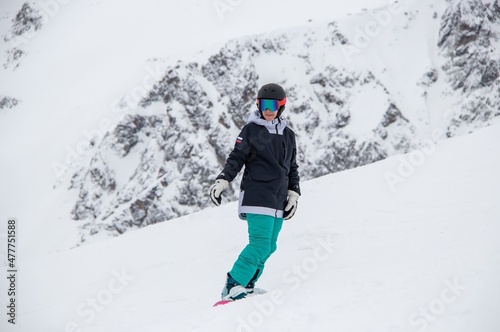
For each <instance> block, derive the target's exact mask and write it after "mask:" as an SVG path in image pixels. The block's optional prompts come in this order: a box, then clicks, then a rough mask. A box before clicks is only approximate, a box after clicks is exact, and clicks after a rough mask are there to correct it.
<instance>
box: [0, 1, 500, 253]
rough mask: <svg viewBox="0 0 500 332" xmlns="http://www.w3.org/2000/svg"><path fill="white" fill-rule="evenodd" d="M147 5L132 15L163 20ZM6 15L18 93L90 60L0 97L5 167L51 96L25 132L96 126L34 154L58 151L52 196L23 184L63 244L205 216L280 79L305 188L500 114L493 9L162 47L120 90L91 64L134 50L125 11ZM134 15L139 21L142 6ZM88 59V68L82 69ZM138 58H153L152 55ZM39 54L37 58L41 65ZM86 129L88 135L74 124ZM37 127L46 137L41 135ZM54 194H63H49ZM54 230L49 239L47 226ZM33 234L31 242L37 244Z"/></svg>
mask: <svg viewBox="0 0 500 332" xmlns="http://www.w3.org/2000/svg"><path fill="white" fill-rule="evenodd" d="M190 3H191V2H190ZM217 3H219V2H217ZM192 4H196V5H197V6H202V5H201V4H200V3H198V2H195V1H193V2H192ZM219 4H220V3H219ZM149 5H151V4H149ZM149 5H147V4H144V5H143V7H141V6H140V5H137V8H135V7H134V9H135V10H136V11H137V10H140V11H141V12H142V11H146V9H145V8H147V9H148V10H149V9H151V8H153V10H154V8H155V7H154V6H151V7H150V6H149ZM155 5H156V6H161V5H159V4H158V3H155ZM214 5H215V3H214ZM9 6H10V7H12V8H11V10H10V12H9V13H10V14H9V15H6V16H5V17H4V19H3V20H2V21H1V24H2V31H6V32H5V34H4V35H3V38H4V41H5V43H4V44H3V45H2V48H3V50H4V51H5V52H6V53H4V55H5V56H4V59H3V60H4V61H3V66H4V72H5V73H6V75H7V77H8V78H9V79H10V80H12V82H16V80H19V79H20V77H22V78H23V79H26V78H30V79H33V80H34V81H36V82H38V81H42V82H43V79H44V78H47V77H48V75H52V74H53V73H46V72H44V71H43V68H42V67H40V66H43V64H44V62H43V61H48V60H49V59H50V58H51V57H54V56H59V57H60V58H61V59H64V61H68V62H71V59H73V58H75V59H82V60H81V62H80V63H78V65H71V66H70V65H68V64H67V63H66V62H61V64H60V65H61V66H62V69H60V70H59V71H58V72H56V73H54V75H57V77H58V80H56V82H59V81H60V83H58V84H52V85H49V86H48V87H47V90H45V89H44V90H40V89H39V88H40V87H41V86H43V83H41V84H38V85H37V87H38V90H37V91H34V92H33V93H31V94H27V93H25V92H23V93H21V92H20V91H18V90H15V89H13V88H10V87H9V86H8V85H2V89H3V91H0V98H1V102H0V105H2V107H3V110H8V111H9V113H5V112H2V110H0V116H3V118H2V122H3V126H5V129H6V130H5V131H3V132H4V133H5V139H4V140H3V141H4V144H5V146H6V149H11V150H10V151H12V153H11V155H10V157H12V156H14V155H17V154H18V153H19V152H17V151H15V149H13V148H10V147H8V144H7V143H5V142H6V141H7V137H9V136H13V135H12V134H14V133H13V132H12V129H8V128H7V127H8V124H9V123H13V122H14V121H16V120H19V119H20V117H21V115H19V116H18V117H17V118H16V116H17V115H16V114H15V113H14V112H15V111H16V109H21V110H23V111H24V112H26V109H30V110H33V109H36V107H37V105H38V103H40V102H41V103H43V102H44V101H45V100H46V96H45V95H46V94H49V95H57V103H53V105H52V104H51V106H56V107H55V109H54V110H52V109H50V110H48V109H46V108H45V109H44V110H45V111H46V112H48V113H47V114H46V115H44V114H32V115H33V116H34V118H30V119H29V120H28V121H27V123H28V124H22V126H23V127H26V128H23V129H24V130H22V132H35V133H37V134H39V136H52V135H53V136H57V135H60V136H61V137H70V135H69V134H68V133H65V132H66V131H67V132H71V131H72V130H75V129H76V128H82V127H84V128H86V129H85V130H84V139H81V140H79V141H78V140H73V141H71V142H70V143H68V144H69V145H66V146H64V145H63V144H65V143H63V144H61V143H58V144H59V145H57V142H58V140H57V138H54V139H51V140H47V141H46V142H48V144H47V145H44V146H36V148H31V149H32V150H33V151H31V152H30V153H31V155H34V154H45V153H48V154H49V155H51V156H52V157H51V158H52V159H50V158H49V157H46V158H45V159H42V158H38V159H40V160H45V161H46V160H50V161H51V162H50V170H48V169H47V167H46V168H44V169H43V173H42V174H41V175H40V176H41V177H42V178H44V179H45V178H47V179H48V180H45V182H44V186H41V185H40V186H38V185H37V186H34V187H35V188H33V187H30V186H31V185H32V182H27V183H25V187H29V188H30V191H33V193H32V194H31V195H32V196H31V197H35V198H36V199H37V200H39V199H40V202H37V203H36V205H37V206H38V207H40V208H39V209H37V210H36V211H37V214H36V215H35V214H30V215H29V217H28V216H27V217H26V218H29V219H34V218H39V219H40V220H41V221H42V223H41V224H40V226H38V227H40V229H42V228H51V227H63V228H64V229H66V228H67V231H66V230H65V231H62V232H60V233H59V234H61V235H60V237H59V238H57V239H53V240H55V241H54V242H59V243H62V242H64V243H65V244H64V245H62V247H71V246H74V245H75V244H79V243H83V242H87V241H90V240H92V239H94V238H100V237H106V236H107V235H117V234H121V233H124V232H126V231H127V230H128V229H131V228H140V227H144V226H146V225H150V224H154V223H158V222H162V221H166V220H169V219H172V218H176V217H178V216H182V215H186V214H189V213H192V212H194V211H198V210H200V209H203V208H205V207H207V206H208V205H209V204H210V203H209V202H208V199H207V194H206V192H207V190H208V188H209V186H210V185H211V184H212V181H213V180H214V177H215V176H216V174H218V172H219V171H220V169H221V167H222V165H223V163H224V161H225V158H226V156H227V154H228V153H229V152H230V150H231V148H232V145H233V142H234V139H235V137H236V136H237V134H238V131H239V129H240V128H241V127H242V125H243V124H244V123H245V120H246V117H247V116H248V114H249V112H250V111H251V110H252V109H253V108H254V107H255V106H254V102H255V99H254V98H255V95H256V91H257V89H258V87H259V86H260V85H262V84H264V83H267V82H270V81H274V82H278V83H280V84H282V85H283V86H284V87H285V88H286V90H287V93H288V104H287V110H286V111H285V115H286V116H287V118H288V119H289V121H290V123H291V127H292V128H293V129H294V131H295V132H296V134H297V139H298V148H299V156H298V157H299V162H300V174H301V177H302V179H303V180H308V179H313V178H316V177H319V176H322V175H325V174H329V173H333V172H337V171H342V170H346V169H351V168H354V167H357V166H361V165H365V164H368V163H372V162H375V161H378V160H381V159H384V158H387V157H388V156H391V155H395V154H400V153H406V152H409V151H411V150H413V149H416V148H418V147H420V146H422V145H423V144H426V143H427V142H428V141H429V139H431V140H432V141H439V140H441V139H444V138H447V137H452V136H454V135H458V134H465V133H469V132H471V131H473V130H476V129H477V128H480V127H482V126H485V125H488V124H489V123H490V121H491V120H492V119H493V118H494V117H496V116H498V115H499V114H500V109H499V105H500V103H499V98H500V97H499V96H500V91H499V85H498V70H499V69H498V68H499V61H498V59H499V58H500V56H499V55H500V52H499V49H498V39H499V36H498V33H499V31H500V27H499V25H500V23H499V20H498V19H499V17H500V16H499V15H500V11H499V5H498V1H489V0H482V1H479V0H462V1H456V0H455V1H445V0H441V1H430V0H427V1H405V2H403V1H400V2H391V3H389V4H387V5H385V6H380V7H377V8H373V9H370V10H364V11H362V12H360V13H358V14H355V15H351V16H344V17H342V18H336V16H333V14H332V17H333V18H332V19H326V20H325V19H324V18H325V16H326V14H325V13H323V14H322V18H323V20H312V21H311V22H308V23H302V25H298V26H295V27H290V26H289V25H288V26H287V27H286V28H283V29H277V30H273V31H271V32H263V33H260V34H252V35H247V36H244V37H238V38H234V39H231V40H230V41H227V42H225V43H223V44H221V45H220V46H216V45H215V46H214V45H212V46H211V47H207V48H206V49H204V50H203V51H200V52H194V51H193V52H191V53H190V54H189V55H186V54H184V55H183V56H182V57H179V56H177V57H176V56H168V55H166V56H158V53H156V52H155V51H153V49H154V50H157V47H158V46H154V47H153V46H151V51H150V53H149V58H148V60H147V64H146V73H145V74H144V73H143V72H142V73H137V72H136V73H135V74H134V75H135V76H134V80H129V81H127V83H122V86H121V87H120V89H118V88H117V87H115V86H113V87H112V88H110V83H109V82H110V80H109V78H107V76H106V75H105V74H104V73H106V72H107V71H108V68H107V67H109V66H110V64H108V63H105V64H101V63H99V62H98V61H96V62H90V61H89V62H86V61H85V59H86V58H92V56H93V54H92V52H94V53H95V52H101V51H102V52H106V51H108V52H111V51H110V49H111V48H112V47H113V46H112V45H116V46H115V47H123V46H121V44H118V42H117V41H119V42H122V43H125V45H126V40H127V39H126V37H127V36H126V35H125V34H126V33H131V31H128V30H127V31H115V30H111V32H113V33H114V34H111V33H110V34H109V35H108V34H106V35H105V36H106V38H105V37H101V36H100V33H102V32H103V31H105V32H106V33H108V32H109V29H108V30H106V29H104V28H103V27H104V23H102V22H105V23H107V19H106V17H107V16H106V14H107V13H112V12H115V13H116V15H117V16H118V17H120V15H121V14H122V12H121V10H122V8H114V7H113V6H114V5H113V3H112V2H110V1H104V2H102V1H101V2H99V1H97V2H95V3H92V4H87V5H85V4H82V3H78V4H77V3H68V4H66V3H65V4H59V3H57V6H56V5H54V6H52V7H49V8H48V9H47V7H45V8H46V10H45V11H43V10H42V11H40V10H39V9H37V8H38V7H37V6H36V4H35V5H33V4H31V5H30V3H26V4H23V5H22V6H19V8H20V9H16V10H13V9H14V6H13V5H12V4H10V5H9ZM165 6H166V5H165ZM242 6H243V7H244V4H242ZM124 7H125V6H124ZM42 8H44V7H43V6H42ZM214 8H216V9H217V8H218V9H217V10H219V11H217V10H216V12H217V13H218V14H219V15H220V14H221V12H220V10H222V9H221V8H226V9H227V8H228V7H217V6H215V7H214ZM231 8H232V9H233V10H237V8H236V9H235V8H234V7H231ZM324 8H327V7H324ZM330 8H332V10H333V9H335V8H333V7H330ZM127 10H130V12H132V7H127ZM324 12H327V11H324ZM104 13H106V14H104ZM212 13H213V12H212ZM51 14H53V15H51ZM127 14H130V13H128V12H127ZM82 17H83V20H85V17H91V18H92V19H91V21H92V22H93V23H94V25H92V26H87V25H77V24H76V23H72V22H73V21H75V20H76V21H77V22H78V19H79V20H82ZM132 17H136V16H132ZM326 17H327V16H326ZM176 19H177V18H176ZM99 23H101V24H102V25H100V24H99ZM64 24H66V25H67V26H68V27H71V28H68V29H69V30H70V31H71V34H69V33H68V36H70V37H68V38H66V39H64V41H65V42H67V43H68V44H69V45H73V44H76V46H73V48H71V49H70V48H69V47H68V48H67V49H65V48H64V47H60V48H56V49H57V50H60V51H62V52H67V53H68V54H67V57H64V55H62V56H61V55H60V54H52V53H50V50H48V47H50V45H59V44H58V42H59V41H58V40H55V39H54V38H55V37H53V38H52V39H51V38H50V34H49V32H50V31H52V35H56V34H55V31H56V29H58V28H60V27H62V26H64ZM152 24H153V23H152ZM100 29H101V30H100ZM262 31H266V30H265V29H264V30H262ZM43 33H45V35H42V34H43ZM33 36H35V37H36V36H38V37H36V38H34V37H33ZM57 36H59V38H60V35H57ZM111 36H112V38H111ZM63 37H64V36H63ZM89 40H91V41H92V43H91V42H89ZM23 41H28V42H29V43H26V42H23ZM151 41H157V40H156V39H151ZM219 42H220V41H219ZM80 44H81V46H80ZM151 44H153V43H151ZM157 44H158V43H155V44H154V45H157ZM47 45H49V46H47ZM85 47H87V48H85ZM128 48H129V49H130V48H134V45H130V46H129V47H128ZM92 50H93V51H92ZM124 50H125V52H126V51H128V49H127V48H124ZM80 53H83V54H85V57H83V56H80V57H77V54H78V55H79V54H80ZM130 53H133V52H130ZM172 53H173V52H172ZM142 54H148V49H147V48H146V47H142V48H141V55H142ZM124 56H125V55H124ZM37 57H38V58H39V59H40V60H39V61H38V62H35V61H33V59H35V58H37ZM97 59H99V58H97ZM120 61H121V60H119V59H117V62H120ZM64 66H67V68H70V70H69V71H66V70H65V69H64V68H66V67H64ZM95 68H97V69H95ZM86 71H88V72H90V73H92V75H91V74H87V72H86ZM94 72H97V74H94ZM114 72H116V70H115V71H114ZM40 74H43V75H40ZM72 75H77V76H78V77H79V78H81V80H80V79H79V80H76V81H78V85H77V86H65V83H64V81H65V80H69V79H70V78H72ZM72 82H73V80H72ZM26 84H27V85H28V86H30V84H32V83H31V82H29V83H28V82H26ZM95 85H98V86H99V87H101V88H100V89H102V90H103V91H105V94H107V95H109V97H107V98H106V99H104V98H101V99H96V100H97V101H94V100H93V95H89V96H84V98H85V100H83V101H82V100H81V99H78V98H81V95H79V94H78V92H76V91H75V90H79V89H85V88H86V87H88V86H95ZM13 86H19V84H17V85H16V84H13ZM85 91H87V90H85ZM92 91H93V90H92ZM116 91H120V92H119V93H120V94H121V97H120V98H118V99H116V98H115V97H116ZM123 91H127V92H126V93H123ZM75 97H77V98H75ZM47 105H48V104H47ZM109 105H111V106H109ZM23 107H24V109H23ZM110 108H111V111H110ZM67 109H70V110H71V111H66V110H67ZM94 109H95V110H94ZM86 112H89V114H92V116H88V115H87V116H86V115H85V113H86ZM1 113H5V114H1ZM21 113H22V112H21ZM30 114H31V113H30ZM46 118H49V119H51V120H53V121H48V120H47V119H46ZM30 121H32V122H30ZM78 121H80V122H81V126H82V127H78V125H76V124H75V123H76V122H78ZM37 123H43V124H44V125H45V126H46V128H45V129H43V128H42V129H40V128H36V127H37V125H36V124H37ZM72 123H74V124H73V125H71V124H72ZM0 125H2V123H0ZM51 128H55V129H51ZM89 128H90V129H89ZM2 129H4V127H2ZM52 130H55V133H53V132H52ZM23 139H24V140H29V138H28V137H26V138H23ZM54 143H56V144H54ZM32 146H33V145H32ZM63 146H64V147H63ZM23 153H24V151H23ZM26 153H28V152H26ZM18 160H22V159H21V158H19V159H18ZM19 167H21V168H18V171H17V172H18V173H19V174H22V173H23V172H26V173H29V172H32V171H33V168H30V167H28V165H22V166H19ZM8 169H9V170H13V169H15V168H14V167H11V168H8ZM47 173H52V174H51V176H47ZM54 174H55V175H56V178H57V179H56V180H54V176H53V175H54ZM24 178H26V177H24ZM10 181H13V180H10V179H9V178H8V176H6V182H7V183H8V184H12V187H14V186H15V187H17V186H18V183H19V181H18V182H10ZM47 185H51V186H54V187H55V190H51V192H48V191H47V189H45V188H46V187H47ZM238 185H239V179H237V180H235V181H234V183H233V184H232V187H231V189H230V190H229V191H228V192H227V193H226V196H225V197H224V199H225V201H231V200H234V199H235V198H236V192H237V189H238ZM40 188H44V189H43V190H42V189H40ZM13 190H14V192H17V193H18V196H20V195H19V193H22V190H21V189H17V188H15V189H13ZM5 196H6V200H5V201H6V202H10V201H12V198H11V197H10V196H11V195H7V193H6V194H5ZM42 197H43V198H42ZM6 206H9V205H7V204H6ZM14 206H17V205H14ZM13 213H14V214H16V212H13ZM46 223H48V225H50V226H48V227H44V226H47V224H46ZM42 224H43V225H44V226H42ZM73 225H75V226H77V228H78V232H79V233H78V236H77V238H75V232H74V230H73ZM69 234H73V235H72V236H69ZM36 236H37V233H36V232H33V233H32V238H33V239H36Z"/></svg>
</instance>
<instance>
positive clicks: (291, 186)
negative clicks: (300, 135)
mask: <svg viewBox="0 0 500 332" xmlns="http://www.w3.org/2000/svg"><path fill="white" fill-rule="evenodd" d="M296 154H297V147H296V143H295V133H294V132H293V131H292V130H291V129H290V128H288V127H287V121H286V120H285V119H284V118H280V119H276V120H274V121H266V120H265V119H263V118H261V117H260V113H259V112H258V111H256V112H255V113H252V114H251V115H250V117H249V119H248V123H247V124H246V125H245V126H244V127H243V129H242V130H241V132H240V134H239V135H238V138H237V139H236V143H235V145H234V149H233V151H232V152H231V153H230V154H229V157H228V158H227V161H226V164H225V166H224V169H223V171H222V172H221V173H220V174H219V175H218V176H217V179H225V180H227V181H228V182H231V181H232V180H233V179H234V178H235V177H236V175H237V174H238V173H239V172H240V170H241V169H242V167H243V166H245V170H244V172H243V179H242V181H241V187H240V189H241V192H240V201H239V208H238V212H239V216H240V218H242V219H246V214H247V213H255V214H264V215H270V216H275V217H278V218H282V217H283V209H284V208H285V204H286V201H287V196H288V190H293V191H295V192H297V193H298V194H299V195H300V186H299V180H300V179H299V173H298V165H297V163H296Z"/></svg>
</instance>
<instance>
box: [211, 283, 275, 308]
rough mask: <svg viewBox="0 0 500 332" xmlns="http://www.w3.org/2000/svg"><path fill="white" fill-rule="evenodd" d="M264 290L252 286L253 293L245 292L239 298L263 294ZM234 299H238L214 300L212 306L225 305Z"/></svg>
mask: <svg viewBox="0 0 500 332" xmlns="http://www.w3.org/2000/svg"><path fill="white" fill-rule="evenodd" d="M266 292H267V291H266V290H264V289H262V288H254V290H253V293H250V294H247V296H246V297H244V298H242V299H240V300H244V299H247V298H249V297H252V296H255V295H260V294H265V293H266ZM234 301H239V300H221V301H217V302H215V304H214V305H213V306H214V307H218V306H221V305H226V304H228V303H231V302H234Z"/></svg>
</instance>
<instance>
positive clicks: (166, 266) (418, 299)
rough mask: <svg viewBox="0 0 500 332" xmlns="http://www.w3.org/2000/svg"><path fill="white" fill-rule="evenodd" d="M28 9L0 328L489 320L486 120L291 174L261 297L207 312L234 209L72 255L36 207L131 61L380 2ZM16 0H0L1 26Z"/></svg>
mask: <svg viewBox="0 0 500 332" xmlns="http://www.w3.org/2000/svg"><path fill="white" fill-rule="evenodd" d="M41 3H44V4H48V5H47V6H48V7H47V8H48V9H47V10H48V13H49V14H50V13H53V15H49V16H48V17H49V19H48V21H47V23H46V25H45V26H44V28H43V29H42V30H40V31H39V32H37V33H35V34H34V35H33V37H32V38H31V39H30V40H29V42H28V43H27V44H26V45H25V47H26V49H27V51H28V56H26V58H25V59H23V63H22V65H21V66H20V67H19V68H17V69H16V70H15V71H12V70H2V72H1V80H0V87H1V91H2V93H4V94H6V95H13V96H16V97H18V98H20V99H21V100H22V101H23V102H22V103H21V104H19V105H18V106H17V107H15V108H13V109H7V110H5V109H4V110H0V154H1V164H0V171H1V172H0V173H1V174H0V179H1V182H0V186H1V189H0V190H1V191H0V218H1V219H0V220H1V225H2V226H1V227H2V229H1V232H2V237H1V238H0V240H1V251H0V252H1V253H2V262H5V260H6V257H5V250H6V248H5V247H6V244H5V234H4V232H5V230H6V227H5V223H6V221H7V220H8V219H9V218H13V217H14V218H16V219H17V220H18V225H19V228H18V232H19V233H18V234H19V237H18V240H19V242H18V245H19V250H20V252H19V253H18V264H19V279H18V284H17V287H18V288H17V289H18V294H17V300H18V317H17V325H15V326H12V325H11V324H8V323H7V319H8V316H7V315H6V313H7V308H6V304H7V303H6V299H7V297H6V294H7V290H6V285H7V283H6V282H5V281H6V276H5V275H1V276H0V278H1V279H0V280H2V282H1V283H0V302H2V303H1V307H2V308H4V309H2V312H1V315H0V317H1V318H0V330H1V331H42V332H45V331H48V332H49V331H82V332H86V331H367V332H368V331H369V332H375V331H380V332H403V331H407V332H409V331H439V332H446V331H450V332H451V331H453V332H462V331H463V332H469V331H481V332H498V331H500V318H499V313H500V285H499V280H500V241H499V240H498V239H499V235H500V211H499V210H500V208H499V206H500V204H499V197H500V174H499V173H500V154H499V151H500V149H499V148H500V123H498V121H496V123H495V124H493V125H492V126H490V127H488V128H485V129H481V130H478V131H477V132H475V133H473V134H470V135H466V136H460V137H455V138H453V139H449V140H445V141H442V142H440V143H438V144H436V145H435V144H434V143H432V142H429V144H427V145H426V149H424V150H420V151H415V152H412V153H409V154H407V155H404V156H396V157H392V158H389V159H387V160H384V161H381V162H378V163H375V164H373V165H368V166H365V167H361V168H357V169H354V170H349V171H345V172H341V173H337V174H332V175H328V176H324V177H322V178H318V179H315V180H311V181H307V182H304V183H303V184H302V191H303V196H302V197H301V198H300V202H299V209H298V212H297V215H296V216H295V217H294V218H293V219H292V220H290V221H287V222H286V223H285V226H284V228H283V231H282V233H281V236H280V239H279V243H278V247H279V248H278V251H277V252H276V253H275V255H274V256H273V257H272V258H271V259H270V260H269V263H268V266H267V268H266V271H265V273H264V275H263V277H262V279H261V280H260V281H259V285H258V286H259V287H262V288H265V289H267V290H268V293H267V294H264V295H259V296H256V297H252V298H249V299H246V300H243V301H240V302H236V303H232V304H230V305H227V306H224V307H217V308H212V305H213V303H214V302H215V301H216V300H217V299H218V297H219V293H220V289H221V288H222V285H223V282H224V277H225V272H226V271H227V270H228V269H230V267H231V265H232V263H233V261H234V260H235V259H236V257H237V255H238V253H239V251H240V250H241V249H242V248H243V246H244V245H245V244H246V226H245V225H244V223H243V222H241V221H240V220H238V219H237V217H236V205H235V203H229V204H224V205H223V206H221V207H219V208H215V207H214V208H208V209H206V210H204V211H201V212H198V213H195V214H192V215H188V216H185V217H182V218H179V219H175V220H170V221H168V222H166V223H162V224H157V225H153V226H149V227H146V228H144V229H141V230H138V231H134V232H130V233H127V234H125V235H122V236H120V237H117V238H113V239H108V240H104V241H101V242H97V243H93V244H89V245H85V246H82V247H79V248H76V249H72V250H68V249H67V248H68V243H72V238H74V236H75V233H76V232H75V226H73V224H72V221H71V220H59V219H54V218H51V216H53V215H54V214H53V211H50V210H48V209H47V208H46V206H50V207H51V209H53V208H54V206H53V204H51V203H52V202H53V201H65V200H66V201H70V199H69V198H62V199H61V197H59V196H57V195H62V193H61V192H56V193H54V192H53V191H52V187H53V185H54V182H55V181H56V176H55V175H54V173H53V170H52V169H51V163H52V162H53V161H61V160H64V159H65V158H66V156H67V154H68V151H67V147H68V146H69V147H74V146H76V145H77V144H78V142H79V141H80V140H81V139H82V136H84V134H83V133H84V131H86V130H89V129H90V128H99V121H100V120H101V119H102V118H103V116H105V117H107V118H109V117H112V116H113V114H112V112H111V111H110V109H111V105H112V104H113V102H114V101H115V100H117V99H118V98H119V97H121V96H122V95H124V94H126V93H128V92H129V91H130V88H131V86H134V84H136V83H137V82H138V81H140V80H141V79H142V78H144V77H145V75H146V74H148V73H147V71H146V70H145V68H146V60H147V59H148V58H154V57H160V58H169V57H171V58H172V59H175V58H179V57H184V56H192V57H196V56H201V55H200V54H201V53H203V52H201V53H196V52H199V51H200V50H205V51H206V50H208V49H211V48H216V47H217V45H218V44H219V43H223V42H224V41H226V40H227V39H229V38H234V37H238V36H242V35H247V34H253V33H260V32H264V31H269V30H272V29H276V28H283V27H291V26H295V25H300V24H306V23H307V21H308V20H309V19H313V20H322V19H332V18H339V17H343V16H347V15H348V13H349V12H352V13H356V12H359V11H361V10H362V8H365V7H366V8H373V7H375V6H379V5H386V4H387V2H386V1H367V0H363V1H342V2H341V4H336V5H332V3H331V2H327V1H319V0H317V1H308V2H305V1H304V2H302V1H301V2H298V1H296V2H294V1H288V2H285V1H275V2H273V3H272V4H269V3H268V2H265V1H252V2H250V1H206V2H202V1H194V0H190V1H182V2H180V1H179V2H174V1H163V2H162V1H153V0H148V1H140V2H139V1H137V2H133V1H123V2H119V1H105V0H101V1H99V0H96V1H76V0H73V1H65V2H64V3H63V1H60V2H57V1H55V0H54V1H41ZM220 3H223V4H226V6H225V7H217V8H219V11H217V10H216V7H215V6H217V5H220ZM21 5H22V1H11V2H9V3H5V2H4V3H2V5H1V9H2V13H1V14H2V18H3V19H2V20H0V29H2V30H1V31H2V32H3V31H5V30H6V26H7V25H8V23H9V21H7V20H6V19H5V17H6V13H9V12H15V11H17V10H18V9H19V8H20V6H21ZM49 5H51V6H49ZM228 6H229V7H228ZM220 8H225V9H226V11H225V12H220ZM51 10H52V11H51ZM2 47H5V45H2ZM409 47H410V46H409ZM2 50H3V49H2ZM372 51H373V50H370V52H372ZM422 61H425V60H422ZM409 71H410V72H411V68H410V69H409ZM396 82H397V80H396ZM395 84H396V83H395ZM407 98H408V99H409V100H408V101H407V102H408V103H410V102H411V95H409V96H407ZM436 99H438V98H436ZM436 105H439V104H438V103H437V102H436V103H435V104H434V105H433V107H437V106H436ZM359 107H361V108H362V107H363V105H359ZM103 114H105V115H103ZM115 116H116V117H118V115H115ZM362 125H363V124H362V123H361V124H360V126H362ZM56 196H57V197H56ZM62 208H64V209H69V204H68V206H61V209H62ZM2 274H4V272H2ZM5 274H6V273H5Z"/></svg>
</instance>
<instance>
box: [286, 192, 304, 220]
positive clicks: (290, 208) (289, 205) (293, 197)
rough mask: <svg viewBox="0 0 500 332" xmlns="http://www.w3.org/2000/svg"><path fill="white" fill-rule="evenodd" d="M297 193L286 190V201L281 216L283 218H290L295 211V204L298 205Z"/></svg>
mask: <svg viewBox="0 0 500 332" xmlns="http://www.w3.org/2000/svg"><path fill="white" fill-rule="evenodd" d="M299 196H300V195H299V194H298V193H296V192H295V191H293V190H288V201H287V202H286V206H285V211H284V213H283V218H284V219H285V220H288V219H291V218H292V217H293V215H294V214H295V211H297V206H298V205H299Z"/></svg>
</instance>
